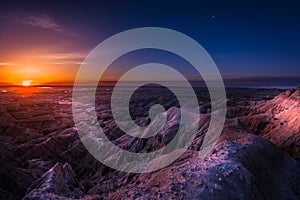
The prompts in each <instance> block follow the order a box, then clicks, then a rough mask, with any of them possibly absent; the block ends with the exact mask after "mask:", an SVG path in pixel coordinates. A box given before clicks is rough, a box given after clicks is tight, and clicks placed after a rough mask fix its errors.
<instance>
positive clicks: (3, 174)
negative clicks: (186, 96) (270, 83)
mask: <svg viewBox="0 0 300 200" xmlns="http://www.w3.org/2000/svg"><path fill="white" fill-rule="evenodd" d="M110 91H111V90H110V88H106V89H105V90H101V91H99V92H98V93H97V98H96V101H97V100H101V102H99V103H98V104H97V105H98V107H97V108H96V109H97V113H98V120H99V123H100V125H101V127H102V128H103V130H104V132H105V133H106V134H107V135H108V137H109V138H110V139H111V140H112V141H113V142H114V143H115V144H116V145H118V146H119V147H121V148H123V149H126V150H128V151H132V152H148V151H153V150H155V149H158V148H161V147H163V146H164V145H166V144H167V143H168V142H169V141H170V140H171V139H172V138H173V137H174V134H176V130H177V128H178V123H176V122H178V120H176V118H178V117H179V115H180V112H178V110H179V108H177V107H178V102H176V101H174V99H173V96H172V94H169V96H168V93H167V92H162V91H158V92H157V93H151V95H149V93H147V89H146V90H145V91H144V93H141V94H139V95H136V99H133V100H132V102H131V103H132V108H136V110H137V111H134V110H132V112H131V114H132V118H133V119H134V120H136V122H137V123H140V124H147V123H148V122H147V121H148V118H147V112H146V111H147V109H148V108H149V107H150V106H151V105H153V104H154V103H162V104H163V105H164V107H165V109H166V114H167V115H168V118H167V123H166V127H168V128H166V129H164V130H162V132H160V133H159V134H157V135H156V136H154V137H151V138H149V139H147V140H144V139H136V138H133V137H131V136H128V135H126V134H124V133H123V132H122V131H121V130H119V129H118V128H117V127H116V125H115V123H114V121H113V118H112V115H111V111H110V106H109V99H107V98H108V97H109V94H110ZM71 92H72V91H71V88H40V89H39V91H35V93H25V92H22V91H21V92H20V91H17V90H14V89H5V90H4V89H3V90H2V93H1V94H0V98H1V104H0V113H1V116H0V118H1V119H0V132H1V135H0V137H1V139H0V143H1V144H0V150H1V151H0V152H1V153H0V199H158V198H160V199H300V165H299V158H300V152H299V148H300V139H299V136H300V125H299V124H300V123H299V122H300V115H299V113H300V112H299V111H300V89H299V88H298V89H290V90H286V91H280V90H276V89H237V88H236V89H227V97H228V102H227V104H228V110H227V119H226V122H225V126H224V130H223V132H222V135H221V137H220V138H219V141H218V143H217V145H216V146H215V147H214V149H213V151H212V152H211V153H210V154H208V155H206V156H205V157H204V158H199V155H198V152H197V151H196V150H198V149H199V148H200V146H201V144H202V140H203V136H204V135H205V133H206V131H207V128H208V125H209V122H210V104H209V96H208V93H207V91H205V90H203V89H199V90H197V95H198V98H199V104H200V105H199V109H200V111H201V113H202V114H201V120H200V123H201V126H200V128H199V130H198V132H197V135H196V138H195V140H194V142H193V143H192V145H191V146H190V147H189V149H188V150H187V151H186V152H185V153H184V154H183V155H182V156H181V157H180V158H179V159H177V160H176V161H175V162H174V163H172V164H171V165H169V166H167V167H165V168H163V169H161V170H158V171H155V172H151V173H142V174H134V173H125V172H120V171H116V170H114V169H111V168H109V167H106V166H105V165H103V164H102V163H101V162H99V161H97V160H96V159H95V158H94V157H93V156H91V155H90V154H89V153H88V151H87V150H86V149H85V147H84V146H83V144H82V143H81V141H80V139H79V137H78V134H77V131H76V129H75V128H74V123H73V120H72V110H71ZM146 94H147V95H146ZM161 94H164V98H159V97H160V96H161ZM143 108H144V109H143ZM145 110H146V111H145ZM83 116H84V115H83ZM83 120H84V119H83Z"/></svg>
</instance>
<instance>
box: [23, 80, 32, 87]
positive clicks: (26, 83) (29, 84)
mask: <svg viewBox="0 0 300 200" xmlns="http://www.w3.org/2000/svg"><path fill="white" fill-rule="evenodd" d="M31 82H32V80H24V81H22V85H23V86H26V87H28V86H31Z"/></svg>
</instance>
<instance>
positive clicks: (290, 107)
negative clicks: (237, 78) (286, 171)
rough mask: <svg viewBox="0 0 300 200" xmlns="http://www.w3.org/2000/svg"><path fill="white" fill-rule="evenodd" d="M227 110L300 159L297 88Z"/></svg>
mask: <svg viewBox="0 0 300 200" xmlns="http://www.w3.org/2000/svg"><path fill="white" fill-rule="evenodd" d="M249 104H250V105H248V106H242V107H233V108H230V109H229V112H228V113H230V114H229V116H230V117H235V115H234V113H238V114H237V115H238V116H237V117H238V118H239V119H240V120H241V121H242V123H243V124H244V125H245V126H247V127H248V128H249V129H250V130H252V131H253V132H254V133H255V134H258V135H260V136H262V137H263V138H266V139H268V140H270V141H271V142H272V143H274V144H276V145H277V146H279V147H281V148H282V149H283V150H284V151H285V152H286V153H288V154H289V155H290V156H291V157H293V158H295V159H296V160H298V161H299V160H300V123H299V122H300V88H297V89H290V90H287V91H285V92H283V93H281V94H280V95H278V96H276V97H275V98H274V99H272V100H270V101H261V102H250V103H249Z"/></svg>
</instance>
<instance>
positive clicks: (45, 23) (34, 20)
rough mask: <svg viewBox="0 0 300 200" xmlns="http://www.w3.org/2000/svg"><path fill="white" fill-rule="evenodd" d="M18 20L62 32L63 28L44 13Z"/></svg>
mask: <svg viewBox="0 0 300 200" xmlns="http://www.w3.org/2000/svg"><path fill="white" fill-rule="evenodd" d="M20 22H21V23H23V24H28V25H31V26H35V27H40V28H44V29H48V30H53V31H57V32H62V31H63V30H64V29H63V27H62V26H61V25H59V24H58V23H57V22H56V21H55V20H54V19H53V18H52V17H50V16H48V15H45V14H41V15H32V16H28V17H27V18H23V19H22V20H21V21H20Z"/></svg>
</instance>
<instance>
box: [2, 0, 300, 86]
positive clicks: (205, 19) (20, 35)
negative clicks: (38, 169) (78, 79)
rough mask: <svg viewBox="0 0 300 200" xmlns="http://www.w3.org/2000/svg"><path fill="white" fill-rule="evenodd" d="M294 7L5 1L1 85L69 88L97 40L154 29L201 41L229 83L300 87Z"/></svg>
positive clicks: (299, 18)
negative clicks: (30, 82) (64, 85)
mask: <svg viewBox="0 0 300 200" xmlns="http://www.w3.org/2000/svg"><path fill="white" fill-rule="evenodd" d="M299 10H300V3H297V1H264V2H262V1H219V2H217V1H203V2H199V3H193V2H183V1H182V2H180V3H175V2H173V1H168V2H164V3H162V2H160V1H140V2H138V1H130V2H128V3H124V2H122V1H120V2H118V1H107V2H101V1H91V2H84V1H82V2H80V1H76V3H75V2H72V1H62V2H60V1H57V2H55V1H49V2H46V1H24V2H11V1H7V2H5V1H2V2H1V6H0V27H1V29H0V79H1V81H0V82H1V83H2V84H19V82H20V81H22V80H24V79H31V80H33V81H35V82H36V83H38V84H46V83H71V82H72V81H73V79H74V77H75V75H76V71H77V70H78V67H79V66H80V63H81V62H82V61H83V60H84V58H85V56H86V55H87V54H88V52H89V51H91V50H92V49H93V48H94V47H95V46H96V45H97V44H99V43H100V42H101V41H103V40H105V39H106V38H108V37H110V36H112V35H114V34H117V33H119V32H121V31H125V30H128V29H132V28H137V27H147V26H154V27H164V28H169V29H174V30H177V31H179V32H182V33H184V34H186V35H188V36H190V37H192V38H193V39H195V40H196V41H197V42H198V43H200V44H201V45H202V46H203V47H204V48H205V49H206V50H207V52H208V53H209V54H210V55H211V57H212V58H213V59H214V61H215V63H216V64H217V66H218V68H219V70H220V72H221V74H222V76H223V77H224V79H225V83H226V85H228V86H230V85H234V86H238V85H240V86H243V85H247V86H283V87H284V86H299V85H300V25H299V24H300V12H299ZM155 54H157V52H156V53H155ZM141 57H143V56H141ZM146 57H147V56H146ZM158 57H159V56H158ZM158 60H159V59H158Z"/></svg>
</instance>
